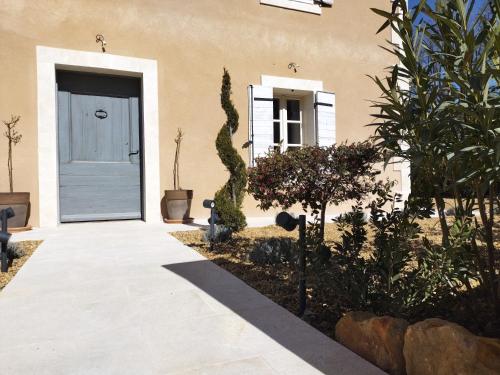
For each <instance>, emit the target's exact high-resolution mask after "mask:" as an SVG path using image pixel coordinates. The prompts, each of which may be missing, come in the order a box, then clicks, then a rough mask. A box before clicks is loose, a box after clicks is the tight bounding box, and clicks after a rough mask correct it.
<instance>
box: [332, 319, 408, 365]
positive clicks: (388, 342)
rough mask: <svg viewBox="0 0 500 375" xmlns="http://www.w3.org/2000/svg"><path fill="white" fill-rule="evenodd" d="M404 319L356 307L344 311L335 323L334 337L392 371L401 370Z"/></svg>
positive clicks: (403, 363)
mask: <svg viewBox="0 0 500 375" xmlns="http://www.w3.org/2000/svg"><path fill="white" fill-rule="evenodd" d="M407 328H408V322H407V321H406V320H404V319H396V318H392V317H390V316H382V317H377V316H376V315H374V314H372V313H369V312H363V311H356V312H350V313H347V314H346V315H345V316H344V317H342V318H341V319H340V320H339V321H338V323H337V325H336V327H335V338H336V339H337V341H338V342H340V343H341V344H342V345H344V346H346V347H347V348H349V349H351V350H352V351H353V352H355V353H357V354H358V355H360V356H361V357H363V358H365V359H367V360H368V361H370V362H372V363H373V364H375V365H377V366H378V367H380V368H381V369H382V370H384V371H387V372H388V373H389V374H393V375H403V374H405V360H404V357H403V344H404V336H405V332H406V329H407Z"/></svg>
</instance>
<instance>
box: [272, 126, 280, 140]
mask: <svg viewBox="0 0 500 375" xmlns="http://www.w3.org/2000/svg"><path fill="white" fill-rule="evenodd" d="M280 124H281V123H280V122H279V121H275V122H274V129H273V142H274V143H280V141H281V135H280Z"/></svg>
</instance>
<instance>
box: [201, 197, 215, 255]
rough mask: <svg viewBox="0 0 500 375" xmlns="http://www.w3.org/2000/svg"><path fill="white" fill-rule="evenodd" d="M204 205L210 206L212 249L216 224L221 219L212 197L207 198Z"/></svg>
mask: <svg viewBox="0 0 500 375" xmlns="http://www.w3.org/2000/svg"><path fill="white" fill-rule="evenodd" d="M203 207H205V208H210V219H208V223H209V224H210V229H209V230H210V232H209V238H210V250H213V249H214V240H215V224H217V221H218V220H219V219H218V217H217V212H216V211H215V201H214V200H212V199H205V200H204V201H203Z"/></svg>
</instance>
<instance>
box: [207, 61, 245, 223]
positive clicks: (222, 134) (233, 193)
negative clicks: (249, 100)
mask: <svg viewBox="0 0 500 375" xmlns="http://www.w3.org/2000/svg"><path fill="white" fill-rule="evenodd" d="M220 97H221V104H222V108H223V109H224V111H225V112H226V116H227V121H226V123H225V124H224V125H223V126H222V129H221V130H220V131H219V134H218V135H217V140H216V141H215V146H216V148H217V153H218V155H219V158H220V159H221V160H222V163H223V164H224V165H225V166H226V168H227V170H228V171H229V180H228V181H227V182H226V184H225V185H224V186H223V187H222V188H221V189H220V190H219V191H218V192H217V193H215V207H216V209H217V213H218V215H219V217H220V224H222V225H224V226H225V227H227V228H230V229H231V230H232V231H235V232H237V231H240V230H242V229H243V228H244V227H245V226H246V219H245V215H243V212H242V211H241V205H242V204H243V198H244V194H245V187H246V185H247V172H246V166H245V162H244V161H243V159H242V158H241V156H240V155H239V154H238V151H237V150H236V149H235V148H234V147H233V142H232V137H233V135H234V133H236V131H237V130H238V119H239V116H238V112H237V111H236V108H235V107H234V105H233V102H232V101H231V77H230V76H229V72H228V71H227V70H226V69H225V68H224V75H223V77H222V89H221V95H220Z"/></svg>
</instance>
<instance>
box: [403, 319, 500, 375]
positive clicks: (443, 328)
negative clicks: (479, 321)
mask: <svg viewBox="0 0 500 375" xmlns="http://www.w3.org/2000/svg"><path fill="white" fill-rule="evenodd" d="M404 356H405V360H406V371H407V373H408V375H456V374H474V375H493V374H500V340H497V339H489V338H485V337H479V336H475V335H473V334H472V333H470V332H469V331H468V330H466V329H465V328H463V327H462V326H460V325H458V324H455V323H450V322H447V321H446V320H442V319H427V320H424V321H422V322H418V323H416V324H414V325H411V326H410V327H409V328H408V330H407V331H406V335H405V345H404Z"/></svg>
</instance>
